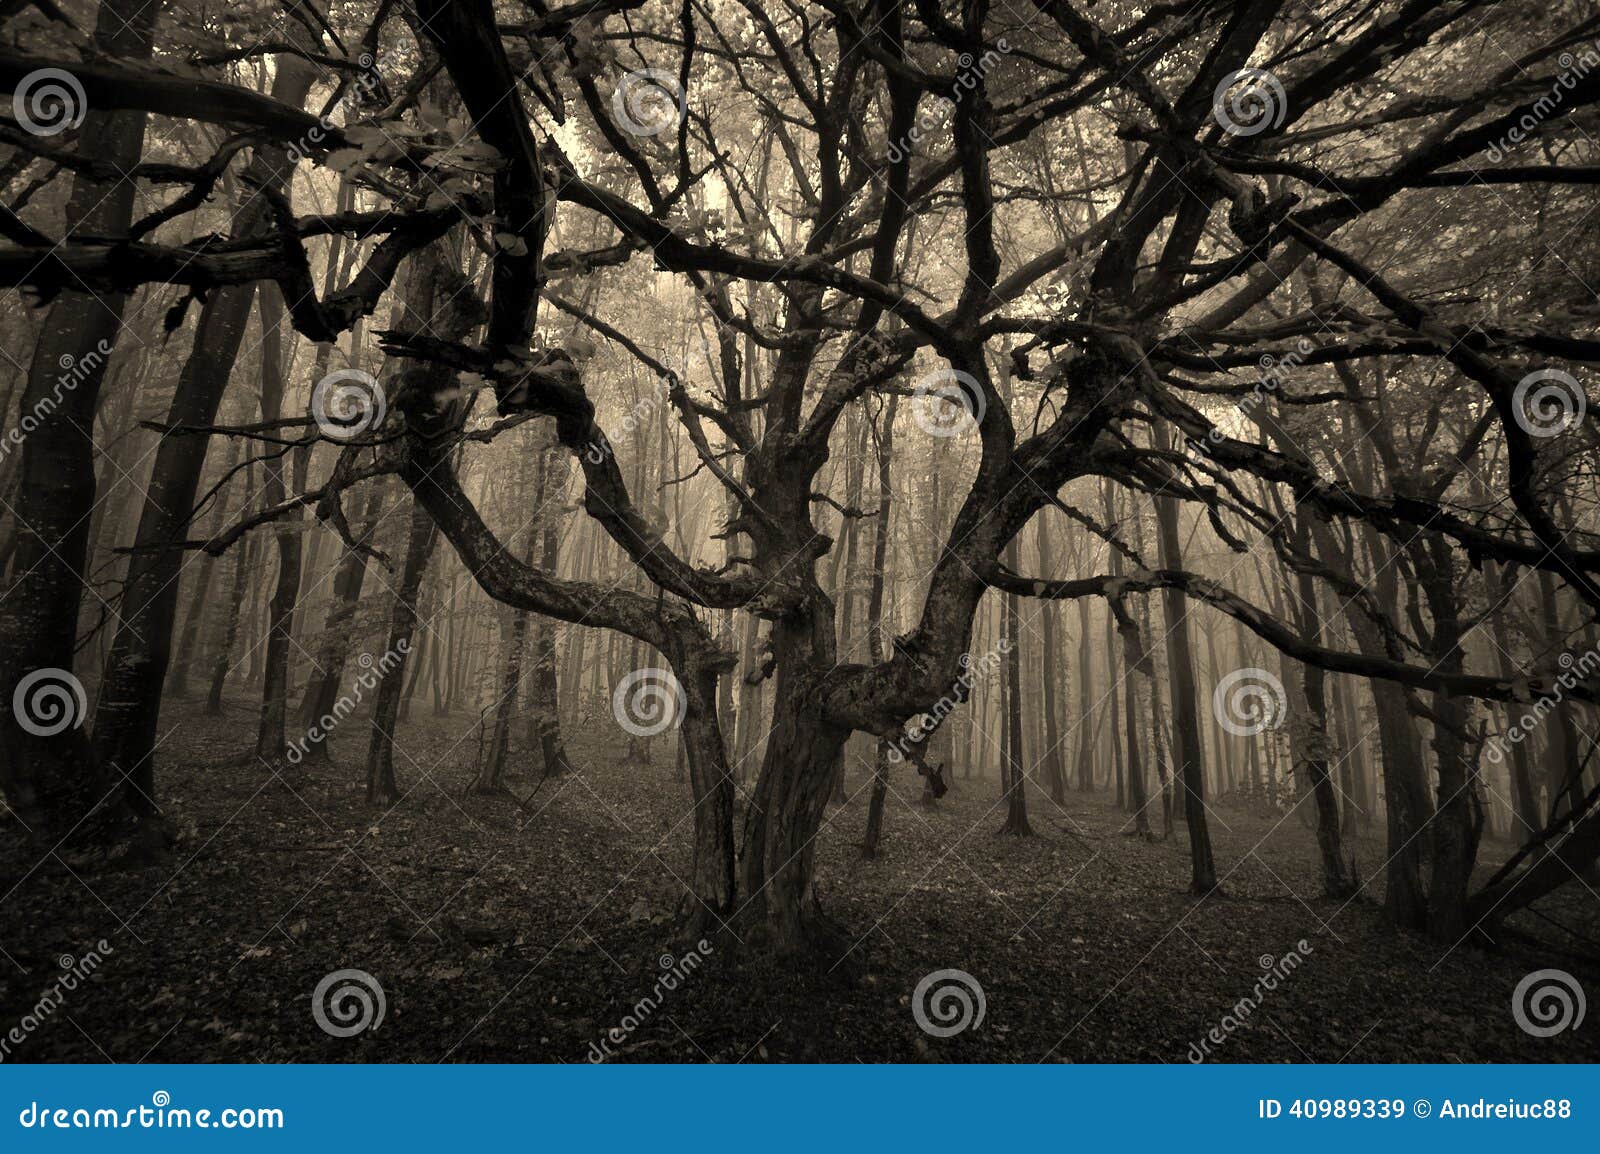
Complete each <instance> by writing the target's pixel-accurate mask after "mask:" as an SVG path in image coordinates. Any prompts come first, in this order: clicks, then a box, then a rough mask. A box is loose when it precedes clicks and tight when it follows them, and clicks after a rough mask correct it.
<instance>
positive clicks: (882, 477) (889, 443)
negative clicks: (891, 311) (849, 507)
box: [861, 393, 900, 858]
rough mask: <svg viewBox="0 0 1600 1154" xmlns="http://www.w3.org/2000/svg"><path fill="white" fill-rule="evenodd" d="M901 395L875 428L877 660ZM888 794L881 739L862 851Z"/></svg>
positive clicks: (871, 597)
mask: <svg viewBox="0 0 1600 1154" xmlns="http://www.w3.org/2000/svg"><path fill="white" fill-rule="evenodd" d="M899 405H900V398H899V396H898V395H896V394H893V393H891V394H890V395H889V399H888V401H887V402H885V404H884V409H883V423H882V426H881V427H880V428H879V430H878V438H877V440H878V444H877V450H878V451H877V459H878V516H877V523H876V526H875V530H874V535H873V541H872V582H871V585H870V586H869V587H868V589H867V640H868V643H869V645H870V646H871V658H872V660H873V661H874V662H876V663H882V662H885V661H887V660H889V633H890V629H889V628H888V627H887V626H885V625H884V621H883V616H884V613H883V584H884V573H885V572H886V571H887V570H888V567H889V541H890V539H891V532H892V529H893V526H892V525H891V524H890V501H891V499H892V497H893V495H894V488H893V486H892V484H891V478H890V472H891V466H892V465H893V456H894V418H895V412H896V410H897V409H898V408H899ZM888 793H889V744H888V742H887V741H884V740H883V739H881V738H880V739H879V740H878V741H877V742H875V743H874V751H873V764H872V796H871V799H870V800H869V801H868V803H867V833H866V837H865V839H864V840H863V841H862V843H861V849H862V852H863V854H865V855H866V856H867V857H869V858H875V857H877V856H878V843H879V841H880V840H881V839H882V837H883V810H884V804H885V802H886V800H887V798H888Z"/></svg>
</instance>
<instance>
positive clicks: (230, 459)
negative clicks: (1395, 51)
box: [167, 441, 239, 697]
mask: <svg viewBox="0 0 1600 1154" xmlns="http://www.w3.org/2000/svg"><path fill="white" fill-rule="evenodd" d="M238 461H239V442H238V441H232V442H230V444H229V446H228V456H227V459H226V460H225V461H223V465H222V471H223V475H224V476H226V475H228V474H229V473H231V472H232V471H233V468H234V466H235V465H236V464H238ZM227 495H228V489H227V486H226V485H224V487H223V488H221V489H219V490H217V494H216V496H215V497H214V498H213V500H214V501H215V502H216V508H215V511H214V512H213V513H212V515H211V522H210V526H211V527H210V530H209V532H208V533H207V536H214V535H215V534H216V533H217V531H218V530H220V529H221V528H222V527H223V525H224V524H225V523H226V522H227V510H228V502H227V499H226V498H227ZM234 547H235V548H238V546H237V545H235V546H234ZM216 561H217V558H216V556H215V555H214V554H211V553H207V554H206V555H205V556H204V557H202V558H201V559H200V571H199V572H198V573H196V574H195V579H194V588H193V589H192V590H191V591H190V593H189V611H188V612H187V613H185V614H184V617H183V632H182V634H180V635H179V637H178V653H177V656H176V657H175V658H174V660H173V663H172V676H171V677H170V678H169V679H168V680H167V692H168V693H170V694H172V696H174V697H184V696H186V695H187V694H188V691H189V671H190V669H191V668H192V667H193V666H194V665H195V664H197V662H198V656H197V654H196V652H195V650H196V649H197V647H198V646H199V643H200V627H201V625H202V624H203V623H204V621H205V618H206V604H207V601H208V599H209V595H210V593H211V580H212V576H213V574H214V573H215V571H216Z"/></svg>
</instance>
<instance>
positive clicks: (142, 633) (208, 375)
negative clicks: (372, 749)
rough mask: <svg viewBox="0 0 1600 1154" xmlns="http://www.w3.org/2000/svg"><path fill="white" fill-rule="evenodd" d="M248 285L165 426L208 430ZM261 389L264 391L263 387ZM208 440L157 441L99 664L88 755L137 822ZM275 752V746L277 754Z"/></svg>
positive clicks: (230, 297)
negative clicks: (184, 545) (117, 779)
mask: <svg viewBox="0 0 1600 1154" xmlns="http://www.w3.org/2000/svg"><path fill="white" fill-rule="evenodd" d="M276 61H277V66H276V73H275V77H274V79H273V83H272V97H273V99H275V100H277V101H279V102H281V103H284V104H288V105H291V106H293V107H296V108H298V107H299V106H300V105H301V104H303V103H304V101H305V97H306V93H307V92H308V91H309V90H310V87H311V82H312V80H313V79H314V77H315V70H314V69H313V68H312V67H311V65H310V64H308V63H306V62H305V61H304V60H302V59H300V58H299V57H298V56H294V55H292V54H290V53H287V52H284V53H279V54H278V55H277V57H276ZM288 170H289V164H288V161H287V158H286V154H285V152H284V150H283V149H282V148H281V147H279V146H277V145H261V146H258V147H257V149H256V151H255V155H254V157H253V158H252V160H251V162H250V167H249V173H250V179H251V181H253V182H255V183H257V184H260V185H263V186H269V187H276V188H281V187H282V185H283V182H284V178H285V174H286V173H287V172H288ZM269 218H270V209H269V207H268V204H267V201H266V199H265V198H263V197H261V196H253V197H252V198H251V199H250V200H249V201H248V202H247V204H246V205H245V206H244V208H243V209H242V210H241V211H240V212H239V214H238V216H237V217H236V218H235V221H234V229H233V232H234V235H236V236H253V235H255V234H256V233H258V232H259V231H261V230H262V229H263V228H264V227H265V226H266V225H267V223H268V221H269ZM254 299H255V285H254V284H242V285H227V286H224V287H221V288H217V289H214V290H213V291H212V292H211V293H210V294H209V295H208V297H207V298H206V302H205V304H204V305H203V306H202V307H201V312H200V319H199V321H198V323H197V324H196V326H195V336H194V347H193V349H192V351H191V352H190V354H189V358H188V360H187V361H186V362H185V364H184V367H183V371H182V373H181V374H180V375H179V378H178V385H177V388H176V390H175V391H174V393H173V397H172V406H171V409H170V411H169V413H168V423H169V424H171V425H191V426H207V425H211V424H214V423H215V421H216V415H217V406H218V404H219V403H220V402H221V400H222V392H223V390H224V389H225V388H226V387H227V384H228V378H229V376H230V375H231V373H232V371H233V365H234V361H235V359H236V358H237V356H238V352H239V344H240V341H241V339H242V338H243V336H244V331H245V326H246V323H247V321H248V319H249V313H250V303H251V301H252V300H254ZM264 387H265V386H264ZM208 441H209V438H208V437H205V436H163V438H162V440H161V443H160V447H159V448H158V449H157V450H156V457H155V465H154V467H153V468H152V470H151V473H150V482H149V485H148V487H147V489H146V491H145V504H144V511H143V513H142V514H141V516H140V518H139V529H138V532H137V534H136V536H135V540H136V543H137V546H138V547H139V549H140V550H141V551H140V552H136V553H134V554H132V555H131V557H130V559H129V563H128V575H127V579H126V582H125V584H124V587H123V597H122V605H121V611H120V613H119V624H118V629H117V638H116V640H115V641H114V642H113V643H112V647H111V654H110V656H109V657H108V658H107V659H106V669H105V674H104V677H103V678H102V680H101V686H100V700H99V702H98V704H97V706H96V709H95V731H94V737H95V747H96V750H97V752H98V755H99V757H100V759H101V761H102V762H103V763H104V764H105V765H106V766H107V767H108V768H109V769H111V770H112V771H113V772H114V773H116V774H117V775H119V776H121V777H123V778H124V779H125V781H126V783H127V794H126V797H127V802H128V805H129V807H130V809H131V810H132V811H133V812H134V813H135V814H136V815H138V816H140V817H150V816H153V815H154V814H155V812H156V802H155V756H154V755H155V743H156V728H157V723H158V721H159V719H160V714H161V687H162V685H163V684H165V682H166V674H167V664H168V661H169V660H170V657H171V644H172V627H173V617H174V615H175V613H176V610H177V596H178V581H177V578H178V575H179V573H180V572H181V571H182V568H183V565H184V561H185V556H186V555H185V554H184V553H182V552H180V551H176V550H172V549H170V548H165V546H167V545H169V544H170V543H171V542H172V541H175V540H178V539H180V538H182V537H183V536H184V535H185V531H186V529H187V528H188V524H189V513H190V510H191V509H192V508H193V506H194V498H195V489H196V487H197V485H198V483H199V480H200V472H201V469H202V468H203V466H204V464H205V457H206V449H207V445H208ZM280 748H281V746H280Z"/></svg>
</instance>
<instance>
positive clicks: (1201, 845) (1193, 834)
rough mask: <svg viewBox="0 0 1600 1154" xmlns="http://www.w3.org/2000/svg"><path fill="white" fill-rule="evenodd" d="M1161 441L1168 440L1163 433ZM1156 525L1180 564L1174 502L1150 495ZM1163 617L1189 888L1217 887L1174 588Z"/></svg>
mask: <svg viewBox="0 0 1600 1154" xmlns="http://www.w3.org/2000/svg"><path fill="white" fill-rule="evenodd" d="M1162 440H1163V447H1165V446H1166V445H1167V444H1168V442H1167V440H1166V436H1165V433H1163V438H1162ZM1155 504H1156V531H1157V536H1158V539H1159V542H1160V547H1161V563H1162V564H1163V565H1166V566H1168V567H1173V566H1177V565H1180V564H1181V563H1182V558H1181V555H1180V550H1179V546H1178V503H1177V501H1176V500H1175V499H1174V498H1171V497H1158V498H1156V502H1155ZM1162 606H1163V608H1164V609H1165V611H1166V623H1167V679H1168V681H1169V682H1170V683H1171V686H1172V726H1173V745H1174V749H1173V755H1174V758H1175V760H1176V762H1177V766H1176V769H1175V771H1174V777H1175V779H1176V781H1177V782H1178V784H1179V786H1180V788H1182V790H1183V818H1184V823H1185V824H1186V825H1187V826H1188V828H1189V864H1190V870H1191V880H1190V889H1191V891H1192V892H1194V893H1197V894H1207V893H1210V892H1211V891H1212V890H1214V889H1216V888H1217V867H1216V863H1215V861H1214V860H1213V859H1212V856H1211V831H1210V829H1209V828H1208V827H1207V824H1206V807H1205V767H1204V764H1203V763H1202V761H1201V753H1200V751H1201V748H1202V746H1201V744H1200V711H1199V706H1198V704H1197V699H1196V691H1195V683H1194V655H1193V650H1192V648H1191V646H1190V641H1189V607H1188V598H1187V597H1185V596H1184V594H1183V591H1182V590H1179V589H1164V590H1162Z"/></svg>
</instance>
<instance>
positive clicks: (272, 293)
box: [256, 284, 304, 765]
mask: <svg viewBox="0 0 1600 1154" xmlns="http://www.w3.org/2000/svg"><path fill="white" fill-rule="evenodd" d="M258 305H259V308H258V311H259V313H260V316H261V418H262V420H264V421H275V420H277V419H278V417H279V416H281V415H282V413H283V401H284V393H285V391H286V389H287V385H288V382H287V381H286V380H285V379H284V368H283V336H282V333H281V331H280V330H281V329H282V326H283V294H282V292H281V291H280V290H279V288H278V286H277V285H275V284H263V285H262V286H261V295H260V298H259V300H258ZM284 465H285V459H284V458H283V457H281V456H278V457H273V458H272V459H270V460H268V461H267V462H266V477H265V480H264V483H263V485H262V489H263V497H264V498H265V500H266V502H267V504H268V505H269V506H270V505H275V504H277V503H278V502H280V501H282V500H283V499H284V498H285V497H287V496H288V493H287V492H286V489H285V485H284ZM303 524H304V522H303V521H302V519H301V513H300V510H298V509H296V510H295V511H294V512H293V513H292V514H290V515H289V516H287V517H282V518H279V519H278V520H277V521H276V522H275V523H274V524H273V532H272V538H273V542H274V544H275V545H276V546H277V550H278V573H277V581H276V584H275V586H274V589H273V593H272V600H271V601H269V602H268V603H267V654H266V669H265V670H264V673H263V677H262V682H261V716H260V718H259V721H258V724H257V728H256V756H257V757H259V758H261V759H262V760H263V761H264V762H266V763H267V764H269V765H272V764H275V763H277V762H279V761H281V760H282V759H283V757H284V753H285V750H286V748H287V746H288V741H287V734H286V732H285V726H284V719H285V717H286V716H287V714H288V711H289V656H290V654H289V646H290V644H291V642H292V640H293V636H294V607H295V602H296V601H298V600H299V597H300V543H301V540H302V539H303V538H302V534H301V532H300V530H301V527H302V525H303Z"/></svg>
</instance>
